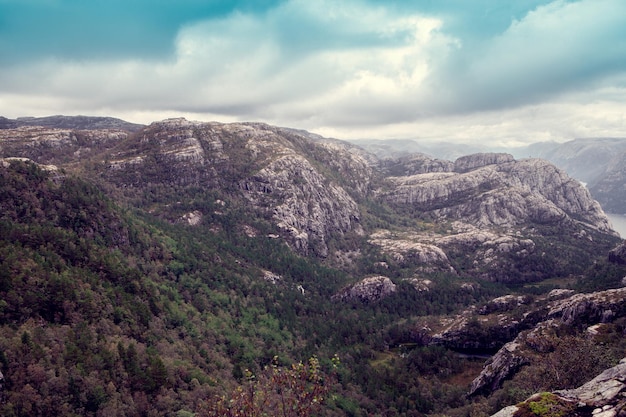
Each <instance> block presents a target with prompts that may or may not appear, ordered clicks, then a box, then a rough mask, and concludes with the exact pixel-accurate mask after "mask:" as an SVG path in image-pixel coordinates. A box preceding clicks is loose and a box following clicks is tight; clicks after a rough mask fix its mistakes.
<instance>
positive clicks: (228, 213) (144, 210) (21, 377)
mask: <svg viewBox="0 0 626 417" xmlns="http://www.w3.org/2000/svg"><path fill="white" fill-rule="evenodd" d="M168 187H169V186H159V185H155V186H153V187H152V188H150V189H147V190H145V191H144V192H143V194H141V195H137V194H135V195H134V198H135V200H134V203H133V204H129V203H127V202H128V201H130V200H123V199H120V200H114V199H113V198H112V197H111V192H110V190H108V189H106V187H105V186H103V185H102V184H101V183H99V182H98V181H88V180H86V179H84V178H82V177H79V176H77V175H75V174H73V173H69V172H61V173H58V172H51V171H47V170H44V169H42V168H40V167H39V166H37V165H36V164H33V163H30V162H23V161H12V162H11V163H10V164H9V166H0V335H1V337H0V371H1V373H2V377H3V378H2V380H1V381H0V382H1V387H2V388H1V390H0V415H2V416H6V417H18V416H19V417H22V416H52V415H54V416H177V417H183V416H185V417H188V416H198V417H202V416H231V415H232V416H234V415H245V416H252V415H262V414H259V413H263V412H268V410H274V412H276V413H278V411H276V410H282V411H280V412H281V413H283V414H282V415H285V416H288V415H298V416H308V415H324V416H360V417H365V416H423V415H449V416H459V417H460V416H487V415H490V414H491V413H493V412H495V411H497V410H498V409H499V408H500V407H502V406H504V405H509V404H512V403H515V402H518V401H521V400H523V399H525V398H526V397H528V396H529V395H530V394H532V393H535V392H538V391H544V390H549V389H558V388H569V387H575V386H577V385H578V384H580V383H582V382H584V381H586V380H587V379H588V378H590V377H592V376H594V375H595V374H596V373H597V372H599V371H601V370H603V369H605V368H606V367H608V366H611V365H613V364H615V363H616V362H617V361H619V359H621V357H622V356H623V353H624V349H625V348H626V342H625V341H624V340H625V339H624V338H623V334H624V332H625V329H626V321H625V320H624V319H618V320H616V321H614V322H613V323H611V324H610V325H608V326H606V327H605V329H604V330H603V332H602V333H601V334H600V335H599V336H598V337H596V338H588V337H585V336H584V335H583V334H582V333H581V330H582V328H580V326H578V327H577V325H576V324H573V325H571V326H570V327H568V328H566V329H562V330H560V333H559V334H555V335H554V343H553V346H552V347H551V349H549V350H548V351H547V352H546V354H545V355H544V357H543V359H542V365H541V366H540V365H536V364H535V365H529V366H527V367H525V368H524V369H523V370H522V371H521V372H520V373H519V374H518V375H516V376H515V377H514V378H513V379H511V380H509V381H507V382H506V383H505V384H504V386H503V387H502V388H501V389H500V390H497V391H495V392H494V393H493V394H491V395H487V396H482V395H481V396H473V397H468V396H467V392H468V387H469V384H470V383H471V381H472V379H473V378H475V377H476V376H477V375H478V373H479V372H480V370H481V368H482V366H483V364H484V361H485V357H484V356H483V355H481V354H476V355H467V354H463V352H458V351H455V350H452V349H450V348H448V347H445V346H437V345H431V344H429V343H425V342H424V340H423V337H422V336H423V335H422V334H421V332H420V329H421V328H422V327H423V326H424V325H425V324H427V323H431V322H435V321H437V320H438V319H439V318H440V317H442V316H446V315H450V314H455V313H459V312H461V311H464V310H465V309H467V308H468V307H470V306H475V305H484V304H486V303H487V302H488V301H489V300H491V299H493V298H495V297H498V296H501V295H504V294H510V293H516V294H522V295H527V296H528V297H531V298H532V297H536V296H538V295H541V294H545V293H547V292H548V291H550V290H551V289H553V288H555V287H556V284H554V282H556V281H559V280H561V281H562V282H567V285H568V286H569V287H571V288H573V289H576V290H579V291H595V290H602V289H607V288H615V287H617V286H620V285H621V284H620V282H621V279H622V277H623V276H624V275H625V274H626V270H625V268H624V267H623V266H620V265H616V264H610V263H608V261H607V260H606V257H600V256H599V257H598V259H597V260H595V261H594V262H593V263H589V262H583V260H581V259H580V257H577V256H576V255H575V254H576V252H575V251H572V250H568V251H567V253H569V254H573V255H571V256H572V258H571V259H563V253H564V252H563V251H562V248H559V247H554V246H553V245H552V244H551V243H550V242H546V243H545V246H543V247H541V249H542V251H543V253H544V256H542V257H541V259H539V258H537V259H535V260H534V261H536V264H535V267H536V268H540V269H542V273H543V274H544V275H545V276H546V277H550V278H552V279H551V280H546V281H542V282H534V283H532V284H529V285H526V284H515V285H513V284H510V285H506V284H504V283H497V282H495V283H490V282H485V281H480V280H472V279H471V278H470V279H469V281H468V278H467V277H463V278H461V277H459V276H458V275H455V274H452V273H445V272H433V273H432V274H431V275H430V276H429V279H431V280H432V281H434V282H436V284H437V285H436V286H434V287H433V288H431V289H430V290H428V291H418V290H416V289H415V288H414V287H413V286H411V285H410V284H408V283H406V282H405V281H403V280H402V278H404V277H406V276H407V275H408V272H407V271H409V270H410V269H411V268H413V267H414V266H415V265H412V264H411V263H403V264H400V263H397V262H394V260H393V259H391V258H389V257H388V256H386V255H385V254H383V253H381V252H380V249H379V248H378V247H376V246H374V245H368V244H367V242H361V243H360V244H361V245H362V247H364V248H365V249H364V254H363V257H362V258H361V261H360V263H359V264H357V265H354V269H352V270H345V269H343V270H342V269H338V268H335V267H333V266H331V265H328V264H327V263H324V262H322V261H320V260H319V259H316V258H312V257H306V256H300V255H297V254H296V253H294V251H292V250H290V249H289V248H288V247H287V245H286V244H285V243H284V242H283V241H282V240H280V239H273V238H270V237H268V236H270V235H272V234H273V233H277V230H276V226H274V225H272V223H271V222H269V221H268V219H264V218H263V217H258V218H252V219H251V218H250V216H249V213H248V212H247V211H246V208H245V204H244V203H243V202H242V203H241V205H240V206H238V207H237V206H233V207H231V208H230V209H229V210H219V208H220V206H219V203H218V202H217V201H218V200H219V198H218V196H216V195H215V194H214V193H212V192H211V191H210V190H208V191H207V190H190V189H185V190H178V191H176V190H173V189H171V188H168ZM171 187H174V186H171ZM181 193H187V194H188V195H189V196H190V197H192V198H187V199H182V198H180V196H181ZM176 200H181V201H182V203H180V204H178V205H176V204H171V206H168V207H171V210H172V213H171V217H172V218H175V217H176V216H177V215H178V213H184V212H189V211H192V210H196V209H198V208H202V210H203V212H206V213H213V214H212V215H211V216H210V217H207V218H205V219H204V220H203V224H201V225H200V226H198V227H192V226H190V225H186V224H180V223H176V222H172V221H170V220H169V219H168V215H167V214H166V215H161V216H155V215H153V214H151V213H150V211H149V210H148V208H149V207H150V206H151V205H152V204H155V202H159V204H164V205H167V204H169V203H173V202H175V201H176ZM137 202H139V204H137ZM368 213H369V214H368V216H369V217H367V218H366V219H364V222H370V223H371V224H377V223H381V222H385V223H387V224H396V225H399V226H397V227H402V226H401V225H402V222H403V220H402V218H401V217H402V216H401V215H399V214H394V213H390V212H389V211H388V210H386V209H385V207H382V206H378V207H377V206H371V207H369V210H368ZM244 218H245V223H246V224H247V225H249V226H250V227H252V228H253V229H254V231H255V232H254V233H249V231H248V232H246V231H243V230H242V228H241V227H240V226H241V224H242V223H244V222H243V219H244ZM423 221H427V219H424V220H423ZM546 230H547V229H546ZM546 233H547V232H546ZM554 233H557V231H554ZM347 238H350V239H359V237H358V236H352V237H347ZM614 243H615V242H614V241H609V240H607V242H606V247H607V250H608V248H610V245H611V244H614ZM331 244H333V245H339V246H341V245H344V244H345V242H341V241H339V240H338V241H335V242H332V243H331ZM562 244H563V245H574V244H575V242H569V241H566V240H564V241H563V242H562ZM539 245H541V242H539ZM380 260H384V261H386V264H387V265H388V267H387V268H388V270H387V272H386V273H387V274H388V276H390V277H391V278H392V279H393V280H394V281H395V282H396V284H397V286H398V288H399V290H398V291H396V293H395V294H394V295H392V296H390V297H388V298H385V299H383V300H381V301H380V302H374V303H364V302H361V301H352V302H347V303H338V302H336V301H333V300H332V299H331V296H332V295H333V294H335V293H336V292H337V291H339V290H340V289H341V288H343V287H345V286H346V285H348V284H350V283H351V282H353V281H354V276H363V275H367V274H372V273H376V272H377V270H376V267H375V266H373V265H376V264H377V262H379V261H380ZM375 261H376V262H375ZM453 261H454V262H455V265H458V266H462V263H463V262H464V259H463V254H462V253H458V254H457V255H456V259H453ZM510 268H511V270H510V271H509V272H510V273H513V272H515V273H519V274H520V275H523V274H524V273H526V271H525V269H524V268H527V265H524V264H521V263H520V264H516V263H515V262H511V264H510ZM459 269H462V268H461V267H460V268H459ZM266 271H271V272H272V273H273V274H275V275H276V276H278V277H279V279H276V280H273V281H272V280H267V279H265V278H264V277H265V276H266ZM468 282H470V283H472V282H473V283H474V284H476V285H474V286H472V290H471V291H467V290H464V289H463V288H467V287H462V285H461V284H462V283H465V284H467V283H468ZM299 286H300V287H301V288H302V289H300V288H299ZM473 325H474V327H473V328H472V329H473V330H472V331H473V332H474V333H475V334H474V337H476V338H481V337H488V335H489V331H490V329H489V328H488V327H485V325H483V324H481V322H478V321H477V320H475V321H474V322H473ZM481 353H484V354H489V353H493V352H481ZM572 369H576V370H577V371H576V372H572ZM288 410H290V411H288ZM293 410H297V411H295V412H294V411H293ZM269 412H270V413H271V411H269ZM255 413H256V414H255ZM289 413H291V414H289ZM275 415H278V414H275Z"/></svg>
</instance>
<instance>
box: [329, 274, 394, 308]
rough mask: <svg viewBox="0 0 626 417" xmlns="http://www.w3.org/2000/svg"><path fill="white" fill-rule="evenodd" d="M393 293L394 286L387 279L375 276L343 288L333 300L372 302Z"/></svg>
mask: <svg viewBox="0 0 626 417" xmlns="http://www.w3.org/2000/svg"><path fill="white" fill-rule="evenodd" d="M394 292H396V285H395V284H394V283H393V282H392V281H391V280H390V279H389V278H387V277H384V276H375V277H369V278H365V279H363V280H361V281H359V282H357V283H356V284H353V285H351V286H349V287H347V288H344V289H343V290H341V291H340V292H339V293H338V294H335V295H334V296H333V300H336V301H353V300H359V301H362V302H374V301H378V300H380V299H382V298H384V297H386V296H388V295H390V294H393V293H394Z"/></svg>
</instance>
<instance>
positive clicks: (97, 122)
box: [0, 115, 144, 132]
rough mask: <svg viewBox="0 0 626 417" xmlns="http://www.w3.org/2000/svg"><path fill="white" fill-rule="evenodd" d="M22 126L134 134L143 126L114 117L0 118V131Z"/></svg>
mask: <svg viewBox="0 0 626 417" xmlns="http://www.w3.org/2000/svg"><path fill="white" fill-rule="evenodd" d="M23 126H43V127H50V128H56V129H78V130H96V129H114V130H126V131H129V132H135V131H137V130H140V129H142V128H143V127H144V126H143V125H140V124H137V123H130V122H127V121H125V120H121V119H116V118H114V117H94V116H60V115H59V116H47V117H18V118H17V119H7V118H6V117H2V116H0V129H15V128H17V127H23Z"/></svg>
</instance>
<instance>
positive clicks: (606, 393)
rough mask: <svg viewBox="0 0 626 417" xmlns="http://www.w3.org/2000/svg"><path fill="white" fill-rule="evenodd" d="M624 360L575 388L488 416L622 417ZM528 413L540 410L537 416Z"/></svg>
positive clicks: (625, 398) (625, 397)
mask: <svg viewBox="0 0 626 417" xmlns="http://www.w3.org/2000/svg"><path fill="white" fill-rule="evenodd" d="M625 381H626V358H625V359H622V360H621V361H620V363H619V364H617V365H616V366H614V367H612V368H609V369H607V370H605V371H604V372H602V373H601V374H600V375H598V376H596V377H595V378H593V379H592V380H591V381H589V382H587V383H585V384H583V385H581V386H580V387H578V388H575V389H569V390H560V391H554V392H552V393H547V392H544V393H539V394H535V395H533V396H531V397H530V398H528V399H527V400H526V401H524V402H522V403H519V404H517V405H513V406H509V407H506V408H504V409H502V410H500V411H499V412H497V413H496V414H493V416H492V417H509V416H511V417H514V416H517V415H529V412H530V413H531V415H546V416H547V415H552V416H594V417H616V416H622V415H623V414H624V411H625V410H626V383H625ZM532 410H544V413H545V414H537V413H536V412H533V411H532Z"/></svg>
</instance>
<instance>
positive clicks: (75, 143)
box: [0, 126, 129, 165]
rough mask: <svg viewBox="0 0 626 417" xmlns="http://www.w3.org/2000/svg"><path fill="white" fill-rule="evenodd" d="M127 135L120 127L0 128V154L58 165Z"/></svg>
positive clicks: (89, 153) (82, 156)
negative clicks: (90, 128)
mask: <svg viewBox="0 0 626 417" xmlns="http://www.w3.org/2000/svg"><path fill="white" fill-rule="evenodd" d="M128 136H129V132H127V131H122V130H89V131H76V130H70V129H57V128H50V127H41V126H22V127H19V128H16V129H0V157H23V158H28V159H31V160H33V161H34V162H36V163H39V164H59V165H60V164H64V163H69V162H72V161H73V160H76V159H77V158H86V157H88V156H90V155H94V154H97V153H98V152H101V151H102V150H104V149H109V148H112V147H114V146H115V145H117V144H118V143H120V142H121V141H123V140H125V139H127V138H128Z"/></svg>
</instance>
